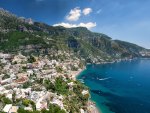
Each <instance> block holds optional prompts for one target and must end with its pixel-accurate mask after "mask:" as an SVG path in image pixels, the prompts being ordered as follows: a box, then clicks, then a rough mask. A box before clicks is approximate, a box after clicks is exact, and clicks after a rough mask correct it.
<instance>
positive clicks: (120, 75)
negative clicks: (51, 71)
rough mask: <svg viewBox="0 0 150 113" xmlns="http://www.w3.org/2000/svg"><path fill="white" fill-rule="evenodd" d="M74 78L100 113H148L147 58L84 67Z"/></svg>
mask: <svg viewBox="0 0 150 113" xmlns="http://www.w3.org/2000/svg"><path fill="white" fill-rule="evenodd" d="M77 79H78V80H80V81H81V82H83V83H84V84H85V85H86V86H88V87H89V89H90V93H91V100H93V101H94V102H95V103H96V105H97V107H98V108H99V109H100V110H101V112H102V113H150V59H135V60H131V61H121V62H118V63H112V64H111V63H110V64H99V65H87V69H85V70H84V71H83V72H81V73H80V75H79V76H78V77H77Z"/></svg>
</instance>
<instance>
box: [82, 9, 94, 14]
mask: <svg viewBox="0 0 150 113" xmlns="http://www.w3.org/2000/svg"><path fill="white" fill-rule="evenodd" d="M82 12H83V14H84V15H88V14H90V13H91V12H92V9H91V8H85V9H83V11H82Z"/></svg>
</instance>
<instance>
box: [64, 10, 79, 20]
mask: <svg viewBox="0 0 150 113" xmlns="http://www.w3.org/2000/svg"><path fill="white" fill-rule="evenodd" d="M80 16H81V10H80V8H79V7H76V8H74V9H71V11H70V12H69V15H67V16H66V19H67V20H68V21H77V20H78V19H79V18H80Z"/></svg>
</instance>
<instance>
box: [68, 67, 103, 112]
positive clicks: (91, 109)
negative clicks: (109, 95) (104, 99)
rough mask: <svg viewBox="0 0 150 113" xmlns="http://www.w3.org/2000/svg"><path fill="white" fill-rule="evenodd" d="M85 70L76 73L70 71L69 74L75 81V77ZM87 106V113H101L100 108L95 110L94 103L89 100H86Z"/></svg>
mask: <svg viewBox="0 0 150 113" xmlns="http://www.w3.org/2000/svg"><path fill="white" fill-rule="evenodd" d="M85 69H86V67H84V68H82V69H79V70H78V71H71V72H70V74H71V76H72V78H73V79H74V80H77V77H78V76H79V75H80V73H81V72H82V71H83V70H85ZM87 106H88V113H102V112H101V110H100V108H97V106H96V104H95V102H94V101H92V100H90V99H89V100H88V104H87Z"/></svg>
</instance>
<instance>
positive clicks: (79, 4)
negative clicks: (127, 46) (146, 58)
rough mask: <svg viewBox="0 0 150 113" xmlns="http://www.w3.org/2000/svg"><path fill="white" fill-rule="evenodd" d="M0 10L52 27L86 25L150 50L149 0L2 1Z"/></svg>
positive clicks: (95, 30)
mask: <svg viewBox="0 0 150 113" xmlns="http://www.w3.org/2000/svg"><path fill="white" fill-rule="evenodd" d="M0 7H1V8H4V9H6V10H8V11H10V12H12V13H15V14H16V15H18V16H23V17H26V18H32V19H33V20H35V21H40V22H44V23H47V24H49V25H55V26H56V25H63V26H65V27H77V26H84V27H87V28H89V29H90V30H92V31H94V32H100V33H104V34H107V35H109V36H110V37H112V38H113V39H120V40H124V41H129V42H132V43H136V44H138V45H141V46H143V47H146V48H150V0H0Z"/></svg>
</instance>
